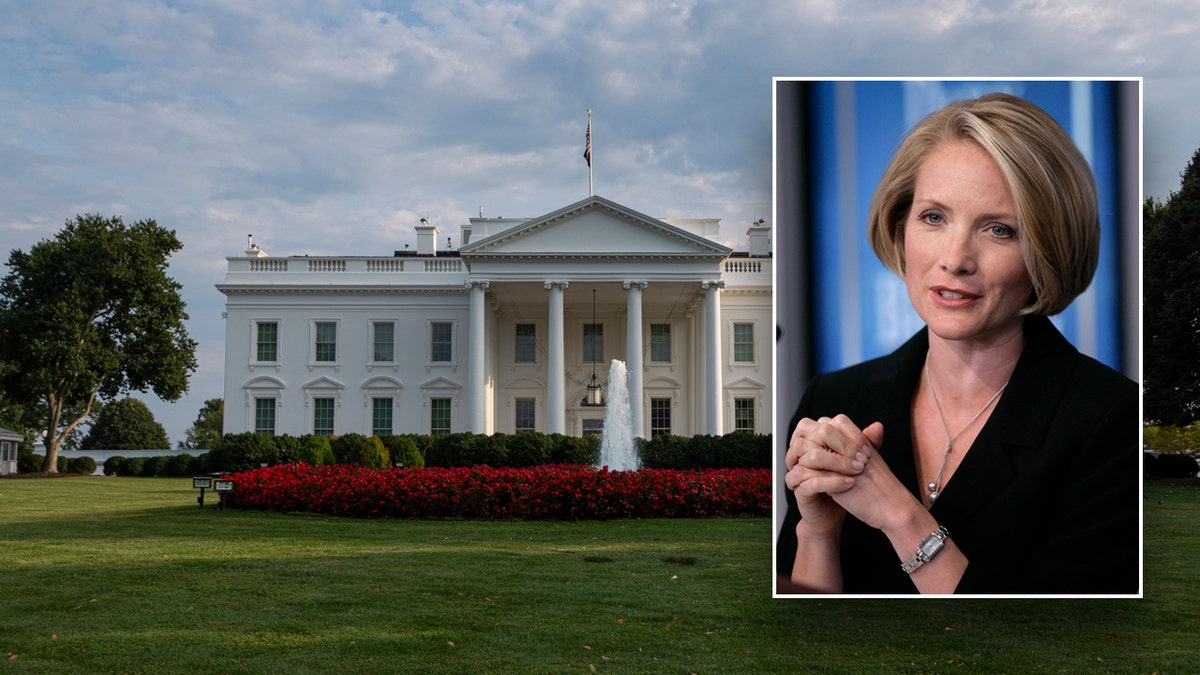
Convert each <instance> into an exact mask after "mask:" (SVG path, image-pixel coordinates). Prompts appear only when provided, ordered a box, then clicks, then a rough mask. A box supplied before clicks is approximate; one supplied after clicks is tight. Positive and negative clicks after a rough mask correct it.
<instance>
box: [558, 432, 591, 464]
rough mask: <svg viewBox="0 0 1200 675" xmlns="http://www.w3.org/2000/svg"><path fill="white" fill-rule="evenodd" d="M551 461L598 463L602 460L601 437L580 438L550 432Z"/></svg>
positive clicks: (560, 462) (561, 462) (559, 462)
mask: <svg viewBox="0 0 1200 675" xmlns="http://www.w3.org/2000/svg"><path fill="white" fill-rule="evenodd" d="M549 442H550V462H551V463H553V464H593V465H594V464H596V462H598V461H599V460H600V437H599V436H588V437H586V438H580V437H577V436H567V435H565V434H550V436H549Z"/></svg>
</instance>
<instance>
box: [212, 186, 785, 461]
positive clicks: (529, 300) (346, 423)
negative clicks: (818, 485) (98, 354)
mask: <svg viewBox="0 0 1200 675" xmlns="http://www.w3.org/2000/svg"><path fill="white" fill-rule="evenodd" d="M461 227H462V235H461V238H462V245H461V247H460V248H459V250H457V251H454V250H441V251H439V250H437V249H436V246H435V242H436V241H437V240H438V238H439V231H438V229H437V228H435V227H434V226H433V225H431V224H429V223H427V222H424V221H423V222H422V223H421V224H420V225H418V226H416V231H417V241H418V245H417V250H415V251H411V252H410V251H408V250H404V251H396V253H395V255H394V256H389V257H336V258H335V257H312V256H303V257H287V258H272V257H269V256H266V255H265V253H264V252H263V251H262V249H260V248H258V247H257V246H255V247H254V250H253V251H250V250H247V252H246V254H245V255H243V256H238V257H231V258H228V263H229V267H228V272H227V273H226V275H225V280H224V282H223V283H221V284H219V285H218V286H217V288H218V289H219V290H220V291H221V292H222V293H224V294H225V296H226V297H227V301H226V311H225V314H224V316H225V318H226V345H225V429H224V430H225V432H227V433H240V432H245V431H259V432H263V433H273V434H291V435H302V434H309V433H317V434H328V433H332V434H344V433H350V432H353V433H360V434H368V435H369V434H390V433H425V434H428V433H435V434H436V433H450V432H459V431H471V432H476V433H496V432H504V433H517V432H522V431H541V432H546V433H563V434H570V435H585V434H590V433H596V432H599V431H600V429H601V427H602V424H603V419H604V413H605V408H604V407H603V406H593V405H588V401H587V385H588V384H590V382H591V376H592V373H593V372H594V370H595V367H596V365H597V364H601V365H603V364H608V363H609V362H610V361H611V360H612V359H620V360H622V361H624V362H625V363H626V364H627V366H628V370H629V394H630V401H631V404H632V418H633V419H632V422H633V429H634V433H635V435H637V436H640V437H649V436H652V435H654V434H658V433H673V434H679V435H695V434H720V433H727V432H730V431H734V430H746V431H752V432H756V433H770V432H771V419H770V411H771V410H772V400H771V391H772V387H771V374H772V372H773V363H772V342H773V340H774V333H775V330H774V322H773V320H772V313H771V284H772V270H771V264H772V259H771V256H770V250H769V237H768V231H769V228H768V227H767V226H766V224H765V223H762V222H758V223H755V224H754V225H753V226H751V228H750V230H749V231H748V232H747V235H748V237H749V242H748V245H749V248H750V250H749V251H745V252H740V253H734V252H733V251H732V250H731V249H729V248H728V247H726V246H724V245H722V244H720V243H718V242H717V241H715V240H714V239H713V237H716V236H717V233H718V232H719V221H717V220H716V219H696V220H686V221H666V220H659V219H655V218H651V217H649V216H646V215H643V214H641V213H638V212H636V211H633V210H632V209H629V208H627V207H625V206H622V205H620V204H617V203H614V202H612V201H609V200H607V199H604V198H603V197H598V196H593V197H589V198H587V199H584V200H582V201H579V202H577V203H575V204H571V205H569V206H566V207H564V208H562V209H559V210H557V211H554V212H552V213H548V214H546V215H543V216H541V217H538V218H531V219H514V218H471V219H470V223H469V224H464V225H462V226H461ZM593 291H594V292H593ZM593 303H594V304H593Z"/></svg>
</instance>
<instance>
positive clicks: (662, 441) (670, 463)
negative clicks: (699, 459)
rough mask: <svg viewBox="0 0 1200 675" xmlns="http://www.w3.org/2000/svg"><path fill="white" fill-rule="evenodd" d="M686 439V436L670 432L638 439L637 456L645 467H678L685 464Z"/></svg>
mask: <svg viewBox="0 0 1200 675" xmlns="http://www.w3.org/2000/svg"><path fill="white" fill-rule="evenodd" d="M688 441H689V439H688V438H687V437H686V436H675V435H672V434H659V435H657V436H655V437H653V438H650V439H638V442H637V451H638V457H640V458H641V460H642V466H643V467H645V468H647V469H678V468H681V467H683V466H685V465H686V464H687V459H686V457H687V450H688Z"/></svg>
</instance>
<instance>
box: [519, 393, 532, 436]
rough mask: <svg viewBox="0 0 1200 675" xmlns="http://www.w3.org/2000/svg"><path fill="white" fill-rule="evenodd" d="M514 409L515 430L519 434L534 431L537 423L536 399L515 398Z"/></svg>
mask: <svg viewBox="0 0 1200 675" xmlns="http://www.w3.org/2000/svg"><path fill="white" fill-rule="evenodd" d="M516 409H517V419H516V425H515V429H516V432H517V433H518V434H520V433H527V432H530V431H534V430H535V428H536V423H537V412H536V411H537V399H534V398H518V399H517V400H516Z"/></svg>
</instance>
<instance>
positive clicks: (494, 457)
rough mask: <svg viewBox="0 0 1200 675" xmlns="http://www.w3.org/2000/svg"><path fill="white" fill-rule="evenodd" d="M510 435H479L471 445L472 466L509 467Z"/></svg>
mask: <svg viewBox="0 0 1200 675" xmlns="http://www.w3.org/2000/svg"><path fill="white" fill-rule="evenodd" d="M509 438H510V436H509V435H508V434H492V435H491V436H486V435H482V434H481V435H477V436H475V439H474V441H475V442H474V443H472V444H471V453H470V456H471V461H470V464H471V466H477V465H480V464H486V465H488V466H494V467H500V466H508V465H509V464H508V447H507V445H506V443H507V442H508V439H509Z"/></svg>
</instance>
